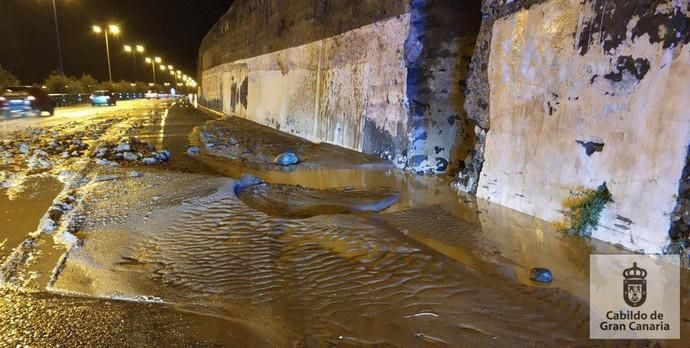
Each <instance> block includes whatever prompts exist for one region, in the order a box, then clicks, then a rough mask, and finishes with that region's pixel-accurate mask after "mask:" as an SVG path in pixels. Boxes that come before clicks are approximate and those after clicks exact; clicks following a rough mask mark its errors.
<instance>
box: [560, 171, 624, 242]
mask: <svg viewBox="0 0 690 348" xmlns="http://www.w3.org/2000/svg"><path fill="white" fill-rule="evenodd" d="M609 202H613V199H612V197H611V192H609V190H608V188H607V187H606V183H603V184H601V185H599V187H597V189H596V190H582V191H578V192H573V193H572V198H571V199H570V200H568V202H566V207H567V208H568V211H567V214H566V215H567V218H568V224H567V227H565V228H563V229H561V232H563V233H566V234H569V235H580V236H590V235H592V229H593V228H594V227H596V226H597V225H598V224H599V218H600V217H601V212H602V211H603V210H604V207H605V206H606V204H608V203H609Z"/></svg>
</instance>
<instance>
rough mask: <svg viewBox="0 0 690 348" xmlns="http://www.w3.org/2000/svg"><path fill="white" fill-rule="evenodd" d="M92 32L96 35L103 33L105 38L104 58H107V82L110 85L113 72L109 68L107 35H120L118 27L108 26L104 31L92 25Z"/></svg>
mask: <svg viewBox="0 0 690 348" xmlns="http://www.w3.org/2000/svg"><path fill="white" fill-rule="evenodd" d="M92 30H93V32H94V33H96V34H100V33H104V36H105V54H106V57H107V58H108V81H110V82H111V83H112V82H113V71H112V69H111V68H110V45H109V44H108V33H110V34H113V35H115V36H117V35H118V34H120V27H118V26H117V25H112V24H111V25H109V26H108V28H107V29H105V30H104V29H103V28H101V27H100V26H98V25H94V26H93V27H92Z"/></svg>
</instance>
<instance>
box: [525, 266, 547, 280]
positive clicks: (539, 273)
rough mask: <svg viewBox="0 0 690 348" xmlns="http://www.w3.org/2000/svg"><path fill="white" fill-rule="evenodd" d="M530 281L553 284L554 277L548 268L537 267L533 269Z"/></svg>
mask: <svg viewBox="0 0 690 348" xmlns="http://www.w3.org/2000/svg"><path fill="white" fill-rule="evenodd" d="M529 279H530V280H532V281H535V282H539V283H551V281H552V280H553V275H552V274H551V271H549V270H548V269H547V268H540V267H537V268H532V271H531V272H530V277H529Z"/></svg>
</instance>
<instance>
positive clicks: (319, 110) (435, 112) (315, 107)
mask: <svg viewBox="0 0 690 348" xmlns="http://www.w3.org/2000/svg"><path fill="white" fill-rule="evenodd" d="M458 20H464V23H459V22H458ZM479 23H480V17H479V9H478V6H477V5H472V6H467V5H458V4H457V2H456V1H452V0H435V1H431V0H429V1H420V0H414V1H410V0H380V1H379V0H377V1H373V0H370V1H358V0H340V1H329V0H298V1H290V2H289V4H288V3H287V2H285V1H279V0H240V1H236V3H235V4H234V5H233V6H232V7H231V9H230V10H229V11H228V12H227V13H226V14H225V15H224V16H223V18H221V20H220V21H219V22H218V23H217V24H216V26H215V27H214V28H213V29H212V30H211V31H210V32H209V34H208V35H207V37H206V38H205V39H204V42H203V43H202V46H201V48H200V51H199V57H200V61H199V70H200V71H199V75H200V79H199V80H200V81H201V102H202V103H203V104H205V105H207V106H209V107H212V108H214V109H216V110H219V111H223V112H224V113H227V114H232V115H237V116H241V117H245V118H247V119H250V120H253V121H255V122H258V123H261V124H264V125H268V126H271V127H274V128H277V129H279V130H282V131H285V132H289V133H292V134H295V135H299V136H301V137H304V138H307V139H310V140H314V141H326V142H329V143H333V144H336V145H340V146H344V147H348V148H351V149H355V150H358V151H363V152H366V153H374V154H378V155H381V156H382V157H385V158H388V159H391V160H393V161H394V163H396V165H398V166H399V167H402V168H406V169H409V170H412V171H415V172H436V173H442V172H446V171H448V170H452V169H453V168H457V167H458V166H459V163H460V162H459V159H460V158H464V157H465V156H466V154H467V153H466V152H467V150H463V149H464V148H467V147H468V146H467V145H462V144H461V141H459V139H460V140H462V139H464V138H465V137H464V136H463V135H464V134H466V133H467V132H466V130H467V129H466V128H465V127H464V123H463V121H464V120H465V119H466V116H465V113H464V110H463V107H462V105H463V102H464V93H463V85H464V84H463V82H464V78H465V75H466V71H467V65H468V64H469V58H470V56H471V50H472V47H473V46H474V37H475V36H476V32H477V31H478V28H479ZM469 129H470V130H471V128H469ZM469 133H470V134H472V133H471V132H469ZM467 141H471V140H466V142H467ZM459 144H460V145H459Z"/></svg>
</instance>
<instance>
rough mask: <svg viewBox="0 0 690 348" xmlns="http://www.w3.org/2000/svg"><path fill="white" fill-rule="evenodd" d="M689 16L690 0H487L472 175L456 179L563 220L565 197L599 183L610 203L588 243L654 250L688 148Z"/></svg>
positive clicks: (477, 68) (477, 67) (471, 99)
mask: <svg viewBox="0 0 690 348" xmlns="http://www.w3.org/2000/svg"><path fill="white" fill-rule="evenodd" d="M688 11H689V9H688V3H687V0H682V1H670V0H669V1H625V0H588V1H584V2H581V1H579V0H549V1H516V2H510V3H509V4H504V2H503V1H491V0H487V1H485V4H484V12H485V15H486V18H487V20H486V21H485V22H484V24H483V28H482V32H481V34H480V39H479V41H478V43H477V47H478V51H479V50H481V52H475V56H474V58H473V59H474V61H473V63H472V64H473V66H472V72H471V80H476V81H478V84H477V85H476V86H471V87H470V88H475V87H476V89H474V90H472V91H471V92H470V93H469V94H468V101H467V103H466V107H467V110H468V113H469V118H470V119H471V120H473V121H474V122H476V124H477V127H476V129H477V137H478V139H480V141H479V142H478V144H477V147H476V148H475V150H476V151H475V152H476V153H475V154H474V156H473V157H472V158H470V160H469V161H468V162H469V163H475V164H477V167H478V168H476V170H475V171H474V173H473V172H472V171H465V172H464V173H463V174H465V176H461V178H460V179H463V180H461V184H468V183H469V185H466V188H467V189H469V190H471V189H472V183H473V182H474V183H478V184H477V186H476V189H477V195H478V196H480V197H483V198H486V199H488V200H489V201H492V202H497V203H499V204H502V205H505V206H508V207H511V208H514V209H516V210H519V211H522V212H525V213H528V214H531V215H535V216H537V217H540V218H543V219H546V220H550V221H560V220H563V218H564V217H563V211H562V210H563V209H564V205H563V204H564V202H565V201H566V199H568V198H569V197H570V195H571V192H572V191H576V190H578V189H581V188H596V187H597V186H598V185H600V184H601V183H603V182H606V183H607V185H608V188H609V190H610V191H611V193H612V195H613V199H614V201H615V202H613V203H610V204H609V205H607V208H606V209H605V211H604V213H603V216H602V220H601V221H600V226H599V227H598V228H597V229H596V230H595V231H594V233H593V237H595V238H598V239H602V240H606V241H609V242H613V243H619V244H622V245H624V246H626V247H629V248H632V249H635V250H639V249H642V250H645V251H649V252H659V251H661V250H662V248H663V247H664V245H666V244H667V243H668V230H669V225H670V223H671V220H672V217H671V215H672V214H671V213H672V212H673V210H674V207H676V205H677V204H678V200H677V196H676V195H677V194H678V193H679V179H681V174H682V172H683V168H684V166H685V165H686V163H685V162H686V155H687V151H688V144H689V143H690V89H689V88H688V87H687V84H688V77H690V50H689V46H688V45H687V43H688V41H689V40H690V35H689V34H688V28H689V26H690V20H689V19H688V14H689V12H688ZM487 51H488V52H487ZM470 83H471V82H470ZM479 172H480V173H481V174H479V175H477V173H479ZM473 175H474V176H473ZM675 221H677V218H676V220H675Z"/></svg>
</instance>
